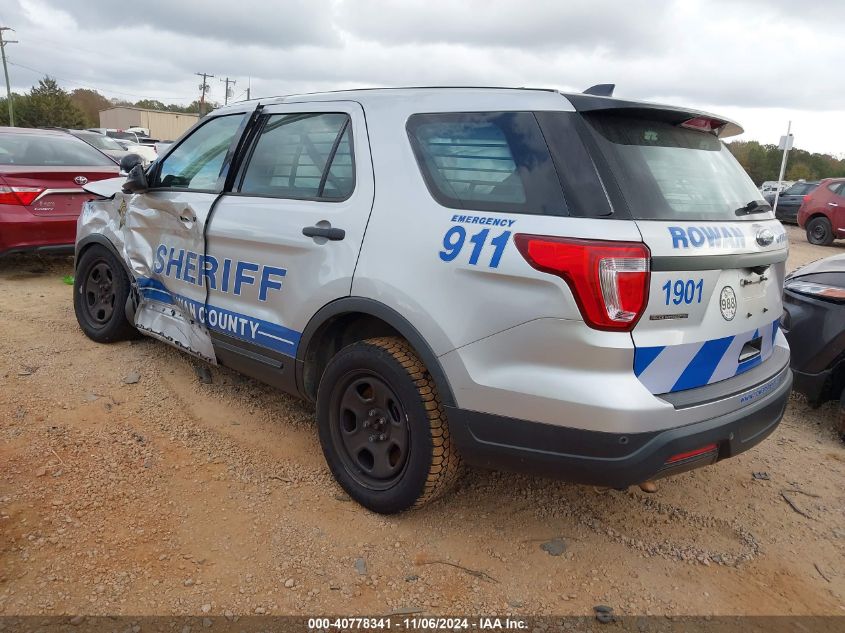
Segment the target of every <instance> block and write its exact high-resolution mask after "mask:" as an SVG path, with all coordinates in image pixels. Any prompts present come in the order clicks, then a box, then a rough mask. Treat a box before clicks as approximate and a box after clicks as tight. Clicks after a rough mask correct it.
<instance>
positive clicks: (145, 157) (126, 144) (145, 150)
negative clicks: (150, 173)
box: [114, 138, 158, 167]
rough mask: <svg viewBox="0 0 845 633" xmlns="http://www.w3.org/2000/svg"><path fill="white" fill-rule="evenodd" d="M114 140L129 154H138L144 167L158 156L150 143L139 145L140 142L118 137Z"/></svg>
mask: <svg viewBox="0 0 845 633" xmlns="http://www.w3.org/2000/svg"><path fill="white" fill-rule="evenodd" d="M114 140H115V141H117V142H118V143H120V145H121V146H122V147H123V148H124V149H125V150H126V151H127V152H129V153H130V154H137V155H138V156H140V157H141V160H142V162H143V164H144V166H145V167H146V166H147V165H149V164H150V163H152V162H153V161H154V160H155V159H157V158H158V153H157V152H156V149H155V147H153V146H152V145H141V144H140V143H133V142H132V141H127V140H124V139H120V138H116V139H114Z"/></svg>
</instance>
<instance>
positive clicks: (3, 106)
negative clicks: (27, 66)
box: [0, 92, 29, 125]
mask: <svg viewBox="0 0 845 633" xmlns="http://www.w3.org/2000/svg"><path fill="white" fill-rule="evenodd" d="M28 98H29V97H27V95H22V94H18V93H17V92H13V93H12V105H13V106H14V109H15V125H20V124H21V120H20V117H19V116H18V112H20V109H21V108H22V107H23V103H24V101H25V100H26V99H28ZM0 125H9V100H8V99H6V97H3V98H2V99H0Z"/></svg>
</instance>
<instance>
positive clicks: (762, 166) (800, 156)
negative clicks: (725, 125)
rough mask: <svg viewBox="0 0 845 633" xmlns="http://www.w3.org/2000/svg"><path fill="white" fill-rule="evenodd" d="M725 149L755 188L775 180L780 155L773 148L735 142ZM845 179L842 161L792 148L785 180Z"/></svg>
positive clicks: (753, 142)
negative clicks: (743, 170)
mask: <svg viewBox="0 0 845 633" xmlns="http://www.w3.org/2000/svg"><path fill="white" fill-rule="evenodd" d="M727 147H728V149H729V150H730V151H731V153H732V154H733V155H734V157H735V158H736V159H737V161H738V162H739V164H740V165H742V167H743V169H745V171H746V172H748V175H749V176H751V179H752V180H753V181H754V182H755V183H757V184H758V185H759V184H761V183H763V182H764V181H766V180H777V178H778V174H779V173H780V164H781V159H782V158H783V152H781V150H779V149H778V147H777V146H776V145H761V144H760V143H758V142H757V141H734V142H732V143H727ZM843 176H845V158H837V157H835V156H831V155H830V154H817V153H811V152H808V151H806V150H803V149H798V148H795V149H793V150H792V151H790V152H789V160H788V162H787V167H786V175H785V176H784V178H785V179H786V180H800V179H803V180H821V179H822V178H840V177H843Z"/></svg>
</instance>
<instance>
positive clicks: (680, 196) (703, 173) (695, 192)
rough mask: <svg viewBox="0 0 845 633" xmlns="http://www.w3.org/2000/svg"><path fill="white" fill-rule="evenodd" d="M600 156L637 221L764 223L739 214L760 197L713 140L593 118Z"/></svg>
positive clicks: (651, 124)
mask: <svg viewBox="0 0 845 633" xmlns="http://www.w3.org/2000/svg"><path fill="white" fill-rule="evenodd" d="M584 118H585V119H586V121H587V122H588V123H589V125H590V127H591V128H592V129H593V130H594V132H595V134H594V137H595V138H596V140H597V143H598V145H599V148H600V151H601V152H602V154H603V155H604V157H605V158H606V159H607V162H608V164H609V166H610V169H611V171H612V172H613V176H614V177H615V179H616V181H617V182H618V184H619V187H620V188H621V190H622V194H623V197H624V198H625V201H626V203H627V204H628V207H629V209H630V211H631V215H632V216H633V217H634V218H635V219H642V220H696V221H697V220H705V221H706V220H718V221H726V220H749V221H753V220H759V219H760V218H761V216H763V214H761V213H752V214H740V215H738V214H737V213H736V211H737V209H740V208H741V207H745V206H746V205H748V204H749V203H751V202H752V201H757V202H758V203H759V204H760V205H761V206H764V207H765V208H766V210H767V211H768V210H769V208H768V204H767V203H766V202H765V200H763V198H762V195H761V194H760V191H758V189H757V188H756V187H755V186H754V183H753V182H752V181H751V179H750V178H749V177H748V175H747V174H746V173H745V171H744V170H743V169H742V167H741V166H740V164H739V163H738V162H737V161H736V159H735V158H734V157H733V156H732V155H731V153H730V151H729V150H728V148H727V147H725V145H724V144H723V143H722V142H721V141H720V140H719V139H718V138H717V137H716V136H714V135H713V134H711V133H707V132H699V131H695V130H689V129H686V128H682V127H679V126H677V125H674V124H672V123H668V122H664V121H653V120H648V119H641V118H634V117H626V116H619V115H614V114H608V113H602V114H587V115H585V117H584Z"/></svg>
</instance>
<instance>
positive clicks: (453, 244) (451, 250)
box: [440, 226, 511, 268]
mask: <svg viewBox="0 0 845 633" xmlns="http://www.w3.org/2000/svg"><path fill="white" fill-rule="evenodd" d="M489 235H490V229H482V230H481V231H479V232H478V233H475V234H474V235H472V236H470V238H469V242H470V243H471V244H472V252H471V253H470V255H469V263H470V264H471V265H472V266H476V265H478V260H479V258H480V257H481V251H482V249H483V248H484V245H485V244H486V242H487V237H488V236H489ZM510 236H511V232H510V231H503V232H502V233H501V234H500V235H498V236H497V237H494V238H493V239H491V240H490V244H491V245H493V247H494V250H493V255H492V256H491V257H490V264H489V267H490V268H498V267H499V262H500V261H501V259H502V254H503V253H504V252H505V246H507V244H508V240H509V239H510ZM466 241H467V232H466V229H465V228H464V227H462V226H453V227H452V228H450V229H449V230H448V231H446V235H444V236H443V250H441V251H440V259H442V260H443V261H444V262H451V261H453V260H454V259H455V258H456V257H458V255H460V254H461V249H463V247H464V244H465V243H466ZM482 265H483V264H482Z"/></svg>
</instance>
